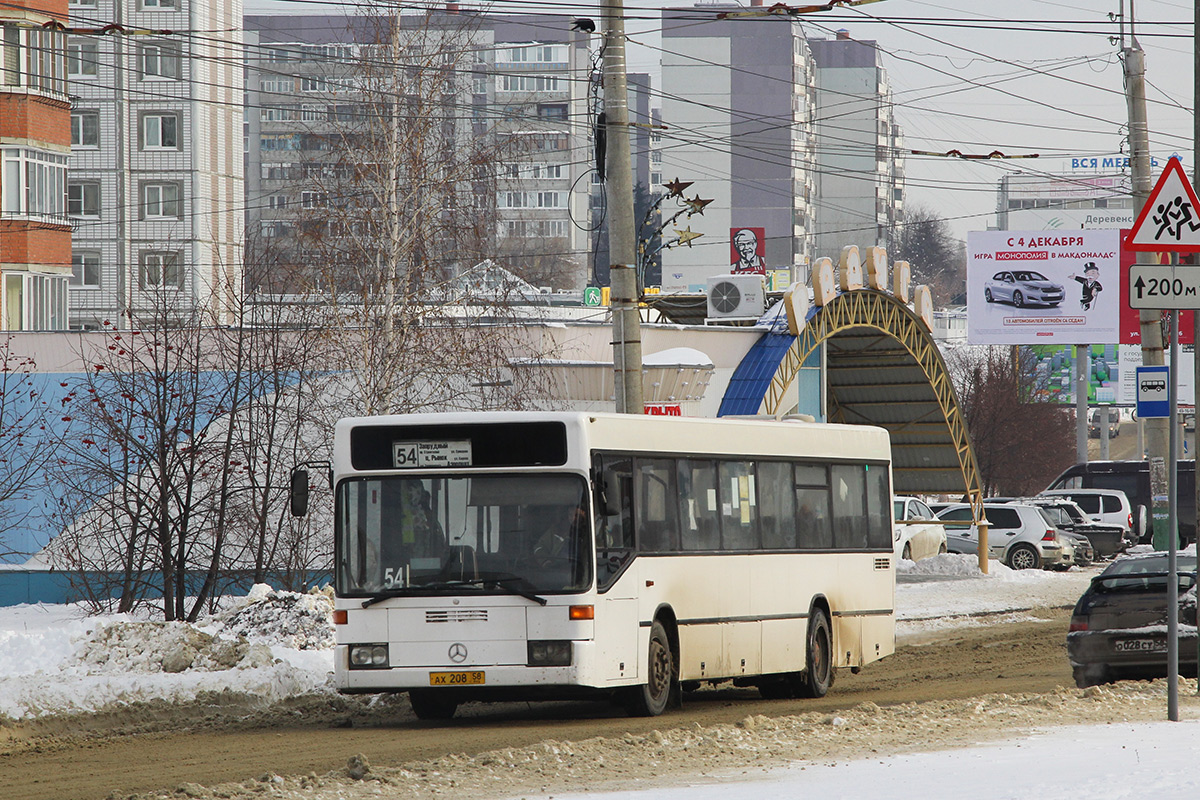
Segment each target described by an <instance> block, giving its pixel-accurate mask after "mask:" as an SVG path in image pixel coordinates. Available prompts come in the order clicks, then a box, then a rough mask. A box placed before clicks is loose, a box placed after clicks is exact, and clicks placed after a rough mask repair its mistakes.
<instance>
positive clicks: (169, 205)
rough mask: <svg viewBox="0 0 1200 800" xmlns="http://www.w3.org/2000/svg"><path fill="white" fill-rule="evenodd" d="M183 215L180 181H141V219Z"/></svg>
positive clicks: (172, 217) (170, 217) (177, 217)
mask: <svg viewBox="0 0 1200 800" xmlns="http://www.w3.org/2000/svg"><path fill="white" fill-rule="evenodd" d="M181 217H183V186H182V185H181V184H180V183H177V182H172V183H143V184H142V219H180V218H181Z"/></svg>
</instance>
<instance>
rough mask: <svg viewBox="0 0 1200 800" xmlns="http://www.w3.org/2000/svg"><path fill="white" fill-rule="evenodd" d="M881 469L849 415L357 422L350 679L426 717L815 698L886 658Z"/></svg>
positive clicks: (878, 439)
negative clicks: (554, 702) (732, 695)
mask: <svg viewBox="0 0 1200 800" xmlns="http://www.w3.org/2000/svg"><path fill="white" fill-rule="evenodd" d="M889 462H890V445H889V442H888V437H887V433H886V432H885V431H884V430H882V429H879V428H872V427H866V426H857V425H830V424H814V423H804V422H774V421H757V420H713V419H686V418H684V419H680V418H666V417H646V416H637V415H619V414H584V413H515V412H511V413H474V414H422V415H409V416H391V417H371V418H357V419H345V420H342V421H341V422H339V423H338V425H337V431H336V438H335V443H334V460H333V477H334V482H335V497H336V501H335V503H336V505H335V514H336V526H335V530H336V546H335V558H336V567H335V589H336V610H335V622H336V629H337V649H336V652H335V662H334V663H335V670H336V671H335V679H336V685H337V688H338V689H339V690H340V691H342V692H347V693H357V692H390V691H407V692H408V693H409V696H410V699H411V701H412V706H413V710H414V711H415V712H416V714H417V716H418V717H420V718H422V719H444V718H448V717H450V716H452V715H453V714H454V712H455V710H456V709H457V708H458V706H459V705H460V704H461V703H463V702H466V701H471V700H501V699H517V698H519V699H550V698H569V697H586V696H601V697H603V696H608V697H610V698H615V699H619V700H621V701H623V702H624V703H625V705H626V706H627V708H628V709H629V711H630V713H632V714H637V715H657V714H660V713H662V712H663V710H664V709H665V708H666V707H667V706H668V705H670V704H672V703H673V702H677V701H678V700H679V698H680V692H681V691H683V692H686V691H690V690H693V689H695V688H698V687H699V686H700V685H701V684H702V683H705V682H713V683H716V682H721V681H729V680H732V681H733V682H734V683H735V684H737V685H742V686H757V687H758V689H759V691H760V693H761V694H762V695H763V696H765V697H792V696H821V695H824V694H825V692H826V691H827V690H828V689H829V687H830V685H831V684H832V683H833V677H834V670H835V669H836V668H853V669H855V670H857V668H858V667H860V666H862V665H863V664H867V663H869V662H871V661H874V660H876V659H879V658H881V657H883V656H886V655H888V654H890V653H891V652H892V651H893V648H894V638H895V618H894V596H895V576H894V572H893V569H894V567H893V563H892V558H893V556H892V535H891V531H892V520H891V508H892V504H891V480H890V463H889ZM305 487H307V484H306V483H305ZM301 505H303V503H301ZM302 512H303V509H302V508H301V509H300V513H302Z"/></svg>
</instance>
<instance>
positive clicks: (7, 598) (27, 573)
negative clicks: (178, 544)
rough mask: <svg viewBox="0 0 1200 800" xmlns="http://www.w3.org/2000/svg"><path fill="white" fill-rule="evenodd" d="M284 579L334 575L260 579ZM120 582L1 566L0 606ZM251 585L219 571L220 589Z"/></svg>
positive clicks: (74, 595)
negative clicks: (79, 587)
mask: <svg viewBox="0 0 1200 800" xmlns="http://www.w3.org/2000/svg"><path fill="white" fill-rule="evenodd" d="M188 577H189V580H190V581H195V583H196V585H197V586H199V584H200V582H201V581H202V580H203V575H202V574H200V573H195V574H190V575H189V576H188ZM287 578H290V579H291V580H290V582H291V584H292V586H305V587H310V586H325V585H327V584H329V583H332V581H333V574H332V573H331V572H329V571H328V570H321V571H312V572H306V573H304V574H302V575H292V576H286V577H285V576H284V575H282V574H280V573H271V574H269V575H267V578H266V580H265V581H263V582H264V583H266V584H268V585H270V586H271V587H273V588H275V589H283V588H286V587H287V586H288V583H289V581H288V580H287ZM119 581H120V575H119V574H116V573H110V574H105V573H102V572H89V573H82V572H69V571H67V572H64V571H58V570H45V569H41V570H38V569H22V568H19V567H18V568H9V569H4V570H0V607H2V606H16V605H21V604H22V603H74V602H76V601H78V600H81V599H83V598H82V596H81V595H80V592H79V590H78V589H77V588H76V586H78V585H80V584H84V583H87V584H90V585H91V586H93V587H102V586H105V585H109V586H117V585H119ZM253 585H254V573H252V572H250V571H237V572H222V573H221V576H220V586H221V588H222V592H223V593H224V594H227V595H235V596H236V595H244V594H246V593H247V592H249V591H250V587H251V586H253ZM158 594H161V592H160V593H158ZM189 594H194V593H193V592H189ZM114 596H115V595H114ZM147 596H149V597H154V596H158V595H156V594H155V593H154V592H153V591H151V592H147Z"/></svg>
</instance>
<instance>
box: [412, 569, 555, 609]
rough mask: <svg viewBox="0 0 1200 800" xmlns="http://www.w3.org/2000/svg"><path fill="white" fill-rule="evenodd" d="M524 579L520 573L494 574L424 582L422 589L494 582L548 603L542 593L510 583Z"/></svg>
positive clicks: (540, 603) (480, 584)
mask: <svg viewBox="0 0 1200 800" xmlns="http://www.w3.org/2000/svg"><path fill="white" fill-rule="evenodd" d="M523 580H525V579H524V578H522V577H521V576H520V575H509V576H504V577H500V576H492V577H487V578H465V579H464V580H461V581H431V582H430V583H422V584H420V588H422V589H454V588H456V587H459V586H487V585H488V584H494V585H495V586H496V588H498V589H503V590H504V591H506V592H508V593H509V594H515V595H519V596H520V597H524V598H526V599H527V600H532V601H533V602H535V603H537V604H538V605H541V606H544V605H546V598H544V597H542V596H541V595H537V594H534V593H533V592H530V591H526V590H525V589H522V588H520V587H517V586H509V585H508V584H510V583H512V582H513V581H523Z"/></svg>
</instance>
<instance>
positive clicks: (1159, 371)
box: [1137, 366, 1171, 419]
mask: <svg viewBox="0 0 1200 800" xmlns="http://www.w3.org/2000/svg"><path fill="white" fill-rule="evenodd" d="M1170 382H1171V368H1170V367H1167V366H1161V367H1138V368H1137V415H1138V417H1139V418H1140V419H1151V418H1154V417H1169V416H1171V396H1170V394H1169V392H1168V391H1167V387H1168V386H1169V385H1170Z"/></svg>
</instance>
